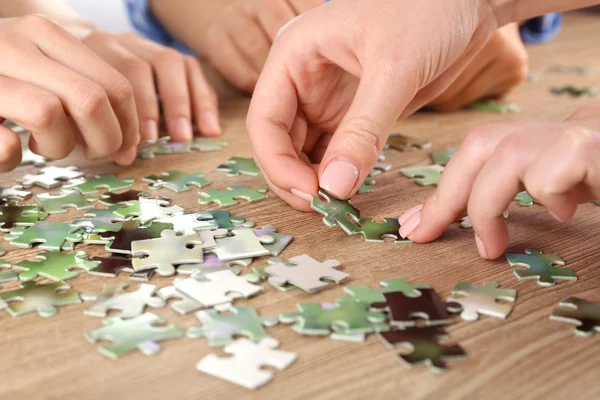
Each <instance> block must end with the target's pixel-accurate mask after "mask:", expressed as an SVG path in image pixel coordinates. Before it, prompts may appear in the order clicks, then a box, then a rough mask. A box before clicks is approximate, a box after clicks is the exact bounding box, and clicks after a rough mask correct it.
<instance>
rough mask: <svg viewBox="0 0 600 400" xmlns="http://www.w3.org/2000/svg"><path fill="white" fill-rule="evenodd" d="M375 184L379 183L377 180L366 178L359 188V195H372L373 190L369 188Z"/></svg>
mask: <svg viewBox="0 0 600 400" xmlns="http://www.w3.org/2000/svg"><path fill="white" fill-rule="evenodd" d="M375 183H377V182H376V181H375V179H373V178H370V177H367V178H365V180H364V182H363V183H362V185H360V187H359V188H358V193H359V194H363V193H372V192H373V189H371V188H370V187H369V185H374V184H375Z"/></svg>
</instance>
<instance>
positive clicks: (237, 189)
mask: <svg viewBox="0 0 600 400" xmlns="http://www.w3.org/2000/svg"><path fill="white" fill-rule="evenodd" d="M198 194H199V195H200V196H201V197H202V198H201V199H199V200H198V203H200V204H210V203H215V204H217V205H218V206H220V207H229V206H234V205H236V204H238V202H237V200H239V199H242V200H246V201H249V202H252V201H258V200H264V199H266V198H268V195H267V189H266V188H249V187H247V186H231V187H228V188H227V190H226V191H219V190H216V189H211V190H207V191H204V192H198Z"/></svg>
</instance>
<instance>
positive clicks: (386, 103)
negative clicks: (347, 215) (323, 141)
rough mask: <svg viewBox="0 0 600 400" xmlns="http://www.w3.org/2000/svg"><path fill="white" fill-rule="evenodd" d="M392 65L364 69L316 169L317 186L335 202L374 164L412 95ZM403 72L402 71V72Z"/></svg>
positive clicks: (412, 85)
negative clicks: (351, 99)
mask: <svg viewBox="0 0 600 400" xmlns="http://www.w3.org/2000/svg"><path fill="white" fill-rule="evenodd" d="M401 71H402V67H401V66H398V65H395V63H394V62H380V63H377V64H375V65H371V66H368V67H367V66H365V68H364V69H363V73H362V77H361V80H360V84H359V86H358V89H357V91H356V95H355V97H354V100H353V101H352V104H351V106H350V108H349V109H348V111H347V112H346V115H345V116H344V118H343V119H342V121H341V123H340V125H339V126H338V128H337V130H336V132H335V134H334V135H333V138H332V139H331V142H330V143H329V146H328V147H327V151H326V152H325V155H324V157H323V160H322V161H321V167H320V168H319V185H320V186H321V188H323V189H325V190H326V191H327V192H329V193H331V194H332V195H334V196H335V197H337V198H339V199H346V198H349V197H351V196H352V195H353V194H354V193H356V191H357V190H358V188H359V187H360V185H361V184H362V183H363V181H364V180H365V179H366V178H367V176H368V174H369V172H370V171H371V169H372V168H373V166H374V165H375V163H376V162H377V159H378V158H379V155H380V154H381V152H382V151H383V148H384V146H385V143H386V141H387V138H388V136H389V131H390V129H391V128H392V126H393V125H394V123H395V122H396V120H397V119H398V117H399V116H400V114H401V113H402V110H403V109H404V108H405V107H406V105H407V104H408V103H409V101H410V100H411V99H412V98H413V97H414V94H415V93H416V84H415V82H414V81H413V82H411V80H410V77H409V74H408V73H407V72H404V73H402V72H401ZM405 71H406V70H405Z"/></svg>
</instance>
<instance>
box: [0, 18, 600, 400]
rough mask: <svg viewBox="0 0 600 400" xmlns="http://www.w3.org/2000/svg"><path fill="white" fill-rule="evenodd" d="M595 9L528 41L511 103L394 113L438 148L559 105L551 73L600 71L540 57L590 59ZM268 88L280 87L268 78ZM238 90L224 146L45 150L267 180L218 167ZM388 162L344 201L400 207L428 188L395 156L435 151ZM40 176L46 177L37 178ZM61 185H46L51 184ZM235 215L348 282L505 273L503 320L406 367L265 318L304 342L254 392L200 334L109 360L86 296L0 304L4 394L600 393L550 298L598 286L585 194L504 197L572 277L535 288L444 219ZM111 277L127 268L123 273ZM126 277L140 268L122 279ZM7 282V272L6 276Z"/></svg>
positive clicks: (127, 173)
mask: <svg viewBox="0 0 600 400" xmlns="http://www.w3.org/2000/svg"><path fill="white" fill-rule="evenodd" d="M599 24H600V21H599V20H598V17H597V16H593V15H583V14H572V15H568V16H567V19H566V26H565V28H564V30H563V32H562V33H561V35H560V36H559V39H558V40H556V41H555V42H554V43H551V44H548V45H544V46H536V47H531V48H530V65H531V70H533V71H538V72H542V77H541V80H540V81H539V82H533V83H525V84H523V85H522V86H521V87H520V88H518V89H517V90H516V91H515V92H514V93H512V94H511V95H510V96H509V97H508V100H510V101H514V102H516V103H518V104H519V105H520V107H521V108H522V112H521V113H520V114H514V115H513V114H507V115H497V114H489V113H483V112H477V111H460V112H456V113H452V114H434V113H419V114H417V115H415V116H413V117H411V118H410V119H409V120H407V121H404V122H401V123H398V125H397V130H398V131H401V132H403V133H405V134H408V135H413V136H416V137H420V138H425V139H428V140H431V141H432V142H433V143H434V148H436V149H442V148H444V147H446V146H448V145H454V146H456V145H458V143H459V141H460V139H461V138H462V137H463V136H464V134H465V133H466V132H467V130H468V129H469V127H471V126H473V125H475V124H480V123H488V122H494V121H507V120H521V119H533V118H549V119H561V118H564V117H566V116H568V115H569V114H570V113H571V112H573V111H574V110H576V109H577V108H578V107H580V106H582V105H584V104H586V103H588V102H590V100H589V99H585V98H584V99H573V98H570V97H557V96H553V95H551V94H549V91H548V89H549V87H550V86H552V85H559V84H569V83H572V84H589V85H596V86H597V87H598V86H600V85H599V83H600V82H599V78H598V73H597V74H596V75H592V76H587V77H578V76H573V75H559V74H547V73H544V72H545V71H546V70H547V68H548V67H549V66H550V65H552V64H555V63H560V64H564V65H572V64H581V65H591V66H596V67H598V66H600V53H598V51H597V39H596V35H597V33H598V26H599ZM273 95H276V93H274V94H273ZM248 102H249V101H248V99H247V98H242V97H235V98H231V99H227V100H225V101H223V103H222V109H223V116H224V125H225V136H224V137H225V139H226V140H228V141H229V147H228V148H227V149H225V150H223V151H220V152H216V153H195V152H194V153H190V154H186V155H174V156H160V157H157V158H156V159H154V160H151V161H144V160H138V161H136V163H135V164H134V165H133V166H132V167H130V168H120V167H117V166H116V165H114V164H112V163H106V162H88V161H85V160H83V159H82V158H81V157H80V156H77V155H75V156H72V157H71V158H69V159H67V160H63V161H59V162H56V163H54V164H55V165H78V166H80V167H81V169H82V170H83V171H85V173H86V175H87V176H91V175H95V174H99V173H116V174H117V175H118V176H119V177H135V178H137V183H136V186H135V187H136V188H137V189H146V188H147V184H143V183H141V182H140V179H141V178H142V177H144V176H147V175H151V174H155V173H158V172H161V171H163V170H168V169H180V170H183V171H186V172H205V173H206V174H207V178H208V179H211V180H213V181H214V183H213V185H212V187H214V188H225V187H226V186H227V185H229V184H240V183H241V184H251V185H253V186H261V185H264V181H263V179H262V178H261V177H256V178H250V177H239V178H227V177H226V176H225V175H224V174H222V173H218V172H216V171H215V168H216V166H217V165H218V164H219V163H221V162H223V161H225V160H227V159H228V158H229V157H231V156H251V149H250V146H249V142H248V139H247V137H246V133H245V125H244V118H245V114H246V110H247V107H248ZM387 155H388V158H387V161H388V162H389V163H391V164H392V165H393V167H394V168H393V170H392V171H391V172H388V173H385V174H383V175H380V176H378V177H377V184H376V185H374V186H373V189H374V193H371V194H366V195H359V196H357V197H356V198H355V200H354V204H355V205H356V206H357V207H358V208H359V209H360V210H361V211H362V214H363V215H364V216H373V217H388V216H392V217H394V216H399V215H400V214H401V212H402V211H403V210H406V209H407V208H409V207H410V206H413V205H415V204H417V203H419V202H421V201H423V200H424V199H425V198H426V197H427V196H428V195H429V194H431V191H432V189H431V188H422V187H419V186H417V185H415V184H414V183H413V182H412V181H410V180H409V179H406V178H404V177H402V176H401V175H400V174H399V173H398V169H399V168H400V167H404V166H417V165H426V164H429V163H430V161H429V156H428V153H427V152H415V153H397V152H388V153H387ZM31 169H32V168H31V167H21V168H19V169H17V170H16V171H13V172H11V173H6V174H2V176H1V179H0V184H1V185H3V186H5V185H9V184H11V183H13V182H15V180H16V178H17V177H19V176H21V175H23V174H25V173H27V172H29V171H30V170H31ZM35 191H36V192H41V190H37V189H36V190H35ZM53 192H55V191H53ZM157 194H160V195H165V196H168V197H171V198H172V199H173V200H174V202H175V203H176V204H179V205H181V206H183V207H184V208H185V209H186V210H194V211H195V210H206V209H209V208H210V207H206V206H200V205H199V204H198V202H197V200H198V195H197V194H196V190H192V191H190V192H187V193H181V194H177V195H175V194H174V193H172V192H170V191H166V190H159V191H157ZM231 211H232V213H233V214H234V215H241V216H245V217H247V218H248V219H250V220H252V221H254V222H255V223H256V225H257V226H263V225H267V224H272V225H274V226H276V227H277V228H278V230H279V231H280V232H284V233H289V234H292V235H293V236H294V237H295V239H294V241H293V243H292V244H291V245H290V247H289V248H288V249H287V250H286V251H285V252H284V254H283V255H284V256H285V257H290V256H293V255H297V254H302V253H309V254H311V255H312V256H314V257H316V258H318V259H327V258H337V259H339V260H340V261H341V262H342V265H343V270H344V271H346V272H349V273H350V274H351V280H350V281H349V282H348V283H346V285H357V284H369V285H373V286H375V285H377V282H378V281H380V280H383V279H390V278H395V277H402V278H406V279H408V280H409V281H410V282H412V283H428V284H430V285H432V286H433V287H434V288H436V289H437V290H438V291H439V292H440V293H441V294H442V296H444V297H446V296H448V295H449V294H450V290H451V289H452V287H453V286H454V285H455V284H456V283H457V282H458V281H468V282H473V283H478V282H482V281H484V280H488V279H493V280H497V281H498V282H499V283H500V284H501V285H502V286H503V287H511V288H515V289H518V290H519V297H518V300H517V302H516V306H515V309H514V312H513V314H512V315H511V316H510V317H509V318H508V320H506V321H500V320H495V319H491V318H483V319H482V320H480V321H479V322H475V323H465V322H458V323H456V324H454V325H452V326H451V327H450V328H449V332H450V333H451V335H452V340H453V341H455V342H457V343H460V344H461V345H462V346H463V347H464V348H465V350H466V351H467V352H468V355H469V357H468V359H467V360H465V361H457V362H454V363H451V367H450V370H449V371H448V372H447V373H446V374H444V375H442V376H435V375H432V374H431V373H429V372H428V371H427V370H425V369H423V368H416V369H412V370H406V369H404V368H403V367H402V366H401V365H399V363H398V362H397V359H396V353H397V352H396V351H390V350H387V349H386V348H384V346H383V345H381V344H380V343H379V342H378V340H377V339H376V338H375V337H369V339H368V340H367V341H366V342H365V343H364V344H351V343H342V342H336V341H333V340H330V339H328V338H314V337H307V336H300V335H298V334H296V333H295V332H293V331H292V330H291V329H290V327H289V326H286V325H282V326H278V327H275V328H270V329H269V331H270V332H272V334H273V335H274V336H275V337H277V338H278V339H279V340H280V342H281V343H282V345H281V348H282V349H283V350H287V351H293V352H297V353H298V360H297V362H296V363H295V364H293V365H292V367H290V368H289V369H288V370H286V371H284V372H281V373H277V374H276V377H275V379H274V380H273V381H272V382H271V383H270V384H267V385H266V386H264V387H262V388H261V389H259V390H258V391H256V392H248V391H245V390H243V389H240V388H238V387H235V386H233V385H231V384H229V383H226V382H223V381H220V380H218V379H215V378H212V377H209V376H206V375H204V374H201V373H199V372H197V371H196V370H195V368H194V366H195V364H196V363H197V362H198V361H199V360H200V359H201V358H202V357H204V356H205V355H206V354H208V353H209V352H216V353H221V350H220V349H215V348H209V347H208V345H207V342H206V340H199V339H196V340H192V339H188V338H181V339H177V340H171V341H168V342H164V343H163V345H162V346H163V350H162V352H161V353H160V354H159V355H157V356H154V357H147V356H144V355H142V354H140V353H136V354H131V355H128V356H126V357H124V358H122V359H121V360H118V361H111V360H108V359H106V358H104V357H103V356H101V355H100V354H99V353H98V352H97V351H96V349H95V346H94V345H91V344H90V343H88V342H87V341H86V339H85V338H84V337H83V332H84V330H89V329H94V328H96V327H99V326H100V325H101V322H100V320H99V319H94V318H90V317H85V316H84V315H83V310H84V309H85V308H86V307H88V306H89V304H81V305H75V306H68V307H63V308H61V309H59V313H58V315H57V316H56V317H54V318H49V319H43V318H40V317H39V316H38V315H37V314H29V315H25V316H22V317H19V318H12V317H11V316H10V315H8V313H6V312H3V313H0V332H1V339H0V360H1V362H0V398H2V399H110V398H116V399H119V398H127V399H146V400H151V399H161V400H164V399H204V398H210V399H216V398H228V399H232V398H236V399H253V398H286V399H299V398H310V399H336V398H345V399H355V398H356V399H358V398H365V397H367V396H369V397H371V398H374V399H384V398H385V399H387V398H402V399H422V398H429V399H480V398H486V399H499V398H527V399H533V398H545V399H564V398H568V397H573V398H577V399H583V398H587V399H593V398H596V399H597V398H599V396H600V385H598V383H597V379H598V378H597V377H598V372H597V369H598V362H600V342H599V341H600V337H598V335H596V337H593V338H590V339H583V338H577V337H575V336H574V334H573V327H572V326H570V325H565V324H561V323H558V322H553V321H550V320H549V319H548V316H549V314H550V312H551V310H552V308H553V307H554V306H555V305H556V304H557V303H558V302H559V301H560V300H561V299H563V298H565V297H567V296H582V297H584V298H587V299H589V300H593V301H600V292H599V291H598V286H599V283H600V269H599V268H598V266H599V265H600V261H598V257H599V256H600V249H599V248H598V236H599V234H600V208H597V207H595V206H593V205H583V206H581V207H580V209H579V211H578V213H577V214H576V216H575V217H574V218H573V220H572V221H570V222H567V223H564V224H559V223H557V222H555V221H554V220H553V219H552V218H551V217H550V216H549V215H548V214H547V213H546V212H545V210H544V208H542V207H541V206H534V207H531V208H524V207H520V206H518V205H517V204H516V203H515V204H514V205H512V206H511V208H510V213H511V215H510V221H509V229H510V233H511V248H510V250H523V249H524V248H526V247H538V248H541V249H543V250H544V251H545V252H551V253H556V254H558V255H560V256H561V257H562V258H563V259H564V260H566V261H567V263H568V265H569V266H570V267H571V268H573V269H574V270H575V271H576V273H577V275H578V277H579V279H578V281H577V282H566V283H560V284H558V285H556V286H555V287H553V288H540V287H538V286H537V285H535V284H534V283H532V282H519V281H517V279H516V278H515V277H514V275H513V274H512V272H511V270H510V268H509V266H508V264H507V263H506V261H505V260H503V259H500V260H494V261H485V260H482V259H481V258H479V257H478V255H477V250H476V248H475V244H474V241H473V235H472V231H469V230H464V229H461V228H459V227H458V225H454V226H452V227H451V228H450V229H449V230H448V231H447V232H446V233H445V234H444V236H443V237H442V238H441V239H440V240H438V241H436V242H434V243H431V244H427V245H416V244H415V245H394V244H391V243H385V244H366V243H364V242H363V240H362V239H361V238H360V237H349V236H346V235H345V234H344V233H343V232H342V231H341V230H339V229H334V228H331V229H329V228H327V227H325V226H324V224H323V223H322V222H321V217H320V216H319V215H317V214H311V213H300V212H297V211H295V210H293V209H291V208H290V207H289V206H287V205H286V204H285V203H283V202H282V201H281V200H279V199H277V198H274V197H271V198H270V199H269V200H267V201H263V202H257V203H251V204H248V203H242V204H240V205H239V206H236V207H233V208H231ZM80 214H82V213H81V212H73V211H70V212H69V213H68V214H65V215H62V216H51V217H50V218H48V220H50V221H66V220H72V219H74V218H75V217H77V216H79V215H80ZM1 246H2V248H4V249H6V250H8V251H9V252H8V254H7V256H6V257H5V258H6V259H7V260H8V261H13V262H16V261H17V260H23V259H33V258H34V255H35V254H37V253H39V250H37V249H31V250H16V249H13V248H11V247H10V245H9V244H8V243H6V242H5V241H4V242H2V244H1ZM78 248H79V249H83V250H85V251H87V252H88V253H90V254H94V255H101V254H106V253H105V252H104V250H103V248H102V246H78ZM170 280H171V279H169V278H159V277H155V278H154V279H153V281H152V283H153V284H157V285H160V286H166V285H168V284H169V282H170ZM109 281H110V279H105V278H100V277H96V276H92V275H86V274H83V275H81V276H79V277H77V278H75V279H73V280H71V281H69V283H70V284H71V285H72V286H73V287H74V288H75V289H76V290H77V291H79V292H90V291H99V290H100V289H101V287H102V285H103V284H104V283H106V282H109ZM113 281H123V282H129V281H128V280H127V278H126V277H125V276H123V275H122V276H119V277H118V278H116V279H115V280H113ZM132 285H133V286H136V285H137V283H132ZM13 286H14V283H11V284H5V285H4V286H3V289H4V290H6V289H9V288H12V287H13ZM342 292H343V289H342V287H341V286H336V287H332V288H331V289H329V290H326V291H323V292H322V293H320V294H318V295H308V294H306V293H303V292H300V291H289V292H286V293H282V292H279V291H277V290H274V289H273V288H271V287H270V286H268V285H266V286H265V292H264V293H263V294H262V295H260V296H258V297H256V298H254V299H251V300H248V301H239V304H241V305H246V304H248V305H251V306H253V307H257V308H259V309H260V312H261V313H262V314H264V315H278V314H279V313H281V312H285V311H294V310H295V304H296V303H299V302H317V301H332V300H335V299H337V298H338V297H340V296H341V295H342ZM152 311H153V312H156V313H157V314H159V315H161V316H163V317H165V318H166V319H167V320H168V321H169V323H174V324H177V325H179V326H181V327H183V328H187V327H190V326H193V325H198V321H196V319H195V318H194V317H193V316H192V315H187V316H183V317H182V316H180V315H178V314H176V313H174V312H173V311H172V310H171V309H170V308H168V307H165V308H163V309H158V310H152Z"/></svg>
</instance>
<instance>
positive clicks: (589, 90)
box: [550, 85, 598, 97]
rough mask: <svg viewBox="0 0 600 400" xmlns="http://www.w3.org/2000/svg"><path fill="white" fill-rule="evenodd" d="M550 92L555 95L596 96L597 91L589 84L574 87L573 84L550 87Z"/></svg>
mask: <svg viewBox="0 0 600 400" xmlns="http://www.w3.org/2000/svg"><path fill="white" fill-rule="evenodd" d="M550 92H551V93H553V94H556V95H562V94H568V95H569V96H571V97H583V96H586V97H596V95H597V94H598V91H597V90H596V88H593V87H591V86H582V87H575V86H573V85H565V86H561V87H553V88H550Z"/></svg>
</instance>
